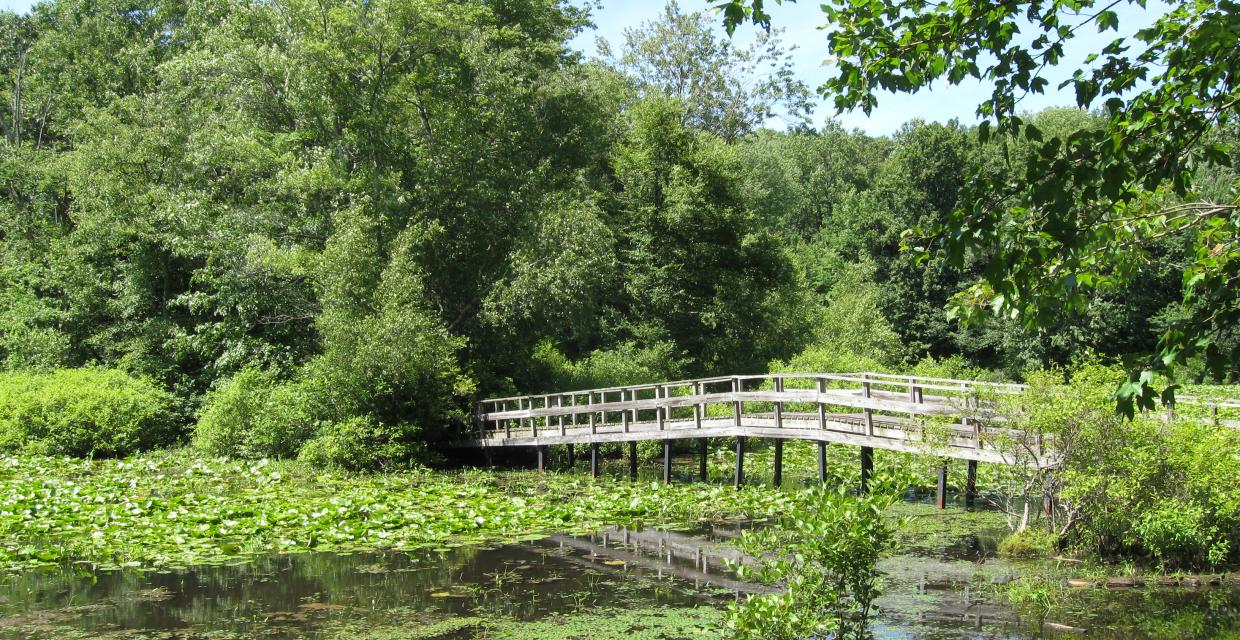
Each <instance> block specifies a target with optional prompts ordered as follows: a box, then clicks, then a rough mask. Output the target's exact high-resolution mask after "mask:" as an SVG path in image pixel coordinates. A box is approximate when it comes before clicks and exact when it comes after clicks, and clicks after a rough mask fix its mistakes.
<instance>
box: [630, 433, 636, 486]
mask: <svg viewBox="0 0 1240 640" xmlns="http://www.w3.org/2000/svg"><path fill="white" fill-rule="evenodd" d="M629 480H630V481H631V482H637V441H636V440H633V441H631V442H629Z"/></svg>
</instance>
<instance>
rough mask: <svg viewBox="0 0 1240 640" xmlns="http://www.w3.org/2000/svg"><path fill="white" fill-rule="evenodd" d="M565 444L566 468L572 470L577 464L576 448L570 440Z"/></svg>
mask: <svg viewBox="0 0 1240 640" xmlns="http://www.w3.org/2000/svg"><path fill="white" fill-rule="evenodd" d="M565 446H566V447H568V468H569V470H572V468H573V467H575V466H577V449H576V448H575V447H574V446H573V443H571V442H570V443H568V444H567V445H565Z"/></svg>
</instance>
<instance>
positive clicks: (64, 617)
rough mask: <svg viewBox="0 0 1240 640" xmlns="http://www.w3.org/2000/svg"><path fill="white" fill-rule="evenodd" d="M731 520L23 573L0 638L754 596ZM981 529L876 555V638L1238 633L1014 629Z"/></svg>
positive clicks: (1191, 608) (530, 614)
mask: <svg viewBox="0 0 1240 640" xmlns="http://www.w3.org/2000/svg"><path fill="white" fill-rule="evenodd" d="M744 526H746V525H743V524H733V525H726V526H717V527H712V528H709V529H706V530H697V531H666V530H649V529H648V530H642V529H628V528H613V529H608V530H605V531H600V532H598V533H595V534H593V535H588V536H564V535H557V536H550V537H548V538H546V539H543V540H538V541H533V542H527V543H521V544H511V545H505V546H501V547H496V548H484V547H471V548H459V549H450V550H442V551H440V552H418V553H414V554H406V553H395V552H393V553H357V554H325V553H316V554H301V555H289V556H273V557H266V558H261V559H257V560H254V561H250V562H246V563H243V564H238V565H236V566H224V567H197V568H192V569H189V570H185V571H177V572H171V573H145V574H144V573H138V572H133V571H112V572H95V571H88V570H85V569H78V570H59V571H38V572H29V573H26V574H23V575H20V576H16V577H13V578H10V579H9V580H8V581H7V582H5V583H4V584H3V587H2V588H0V638H74V637H79V638H87V637H90V638H94V637H113V638H120V637H125V638H133V637H142V638H212V639H215V638H231V637H264V638H294V637H322V638H329V637H331V638H335V637H374V638H397V637H401V638H408V637H419V638H445V639H446V638H460V639H466V638H472V637H484V636H483V635H475V633H474V632H472V631H471V630H470V628H469V627H467V626H466V627H447V628H446V629H447V630H446V631H445V632H444V633H443V634H440V635H426V634H427V633H431V631H429V629H431V628H432V627H430V626H428V625H431V624H432V623H434V622H436V621H439V622H442V621H452V620H465V619H475V618H477V617H480V618H481V619H483V620H499V619H502V620H507V621H537V620H543V619H547V618H548V617H555V616H564V615H586V616H588V615H590V614H591V612H598V611H601V610H613V611H614V610H616V609H634V610H636V609H659V610H679V609H685V610H689V608H693V607H710V608H712V609H713V610H718V609H720V608H722V607H724V606H725V605H726V603H727V602H729V601H731V600H733V599H734V598H737V597H742V596H743V594H748V593H758V592H762V591H764V590H766V587H763V586H761V585H757V584H753V583H749V582H745V581H741V580H738V579H736V577H735V576H734V575H732V574H730V573H729V572H728V571H727V569H726V564H727V563H728V562H742V561H744V558H742V557H741V556H740V555H739V554H738V552H737V551H736V550H735V548H734V547H733V546H731V545H730V544H729V540H731V539H732V538H734V537H735V536H737V535H739V533H740V531H741V530H742V529H743V528H744ZM997 539H998V534H997V533H991V532H985V531H983V532H981V533H978V532H974V533H971V534H967V535H962V536H958V537H956V538H953V539H950V540H947V541H946V542H942V543H939V544H937V545H935V544H929V543H928V544H927V546H926V547H925V548H915V550H914V552H912V553H910V554H908V555H905V556H901V557H898V558H890V559H887V560H885V561H884V562H883V563H882V565H881V569H882V570H883V572H884V573H885V574H887V577H888V583H889V587H888V591H887V594H886V595H884V597H883V598H882V599H881V600H880V601H879V603H878V604H879V615H878V617H877V624H876V628H875V632H876V634H877V635H878V636H879V637H887V638H966V637H968V638H973V637H978V638H980V637H987V638H989V637H995V638H999V637H1037V636H1040V635H1042V634H1044V633H1054V629H1056V628H1062V627H1055V626H1054V625H1055V624H1062V625H1063V627H1080V628H1087V629H1089V631H1090V636H1091V637H1114V638H1126V637H1151V638H1152V637H1169V636H1170V635H1174V636H1175V637H1176V638H1221V637H1234V635H1231V634H1234V633H1235V632H1236V631H1237V630H1240V623H1238V622H1237V611H1240V591H1237V590H1234V589H1233V590H1228V589H1213V590H1180V591H1167V590H1146V591H1138V590H1129V591H1127V592H1112V591H1106V590H1098V591H1096V592H1089V593H1084V592H1082V593H1080V594H1077V596H1075V597H1073V598H1072V599H1071V600H1070V601H1069V602H1066V603H1065V604H1064V606H1063V608H1062V610H1059V611H1056V616H1055V618H1054V621H1053V622H1052V626H1049V627H1048V626H1037V627H1035V626H1032V625H1029V624H1027V623H1024V622H1022V621H1020V620H1019V619H1018V618H1017V616H1016V615H1015V613H1014V612H1012V611H1011V610H1010V609H1008V608H1006V607H1004V606H1002V605H1001V604H999V599H998V598H997V597H996V595H995V588H994V585H995V584H998V583H1002V582H1004V581H1006V580H1010V579H1012V578H1013V577H1014V576H1015V575H1017V573H1019V570H1020V569H1019V568H1018V567H1014V566H1011V565H1008V564H1006V563H1003V562H1001V561H998V560H997V559H995V558H994V556H993V550H994V544H995V543H996V542H997ZM350 625H352V626H350ZM342 629H345V630H347V631H342ZM359 629H360V630H364V631H359ZM414 629H421V631H418V632H417V633H418V634H420V635H413V633H414V631H413V630H414ZM402 632H403V634H402ZM371 633H373V634H374V635H370V634H371ZM385 633H386V634H388V635H383V634H385ZM600 633H601V632H600ZM485 637H491V636H489V635H487V636H485ZM565 637H569V636H565ZM571 637H575V636H571ZM585 637H604V636H603V635H591V636H585ZM606 637H610V636H606ZM617 637H625V636H623V635H619V636H617Z"/></svg>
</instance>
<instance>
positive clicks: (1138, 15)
mask: <svg viewBox="0 0 1240 640" xmlns="http://www.w3.org/2000/svg"><path fill="white" fill-rule="evenodd" d="M602 1H603V6H602V8H601V9H595V10H594V12H593V14H594V23H595V24H596V25H597V29H595V30H590V31H586V32H585V33H582V34H580V35H578V36H577V38H576V39H575V40H574V41H573V43H572V44H573V45H574V46H575V47H576V48H578V49H580V50H581V51H584V52H585V53H586V54H587V55H592V54H593V53H594V52H595V41H596V39H597V38H598V37H600V36H601V37H603V38H606V39H607V41H608V42H609V43H611V44H612V45H613V48H614V47H615V46H616V45H619V44H621V43H623V42H624V30H625V29H630V28H634V27H638V26H640V25H641V24H642V23H643V22H646V21H649V20H653V19H655V18H657V17H658V16H659V14H660V13H661V12H662V10H663V6H664V4H665V3H666V0H602ZM575 4H577V5H578V6H584V2H581V1H580V0H578V1H576V2H575ZM712 4H717V0H716V1H715V2H710V1H708V0H681V2H680V8H681V10H683V11H690V10H699V9H706V10H710V7H711V5H712ZM766 5H767V6H766V9H767V11H768V13H770V14H771V26H772V27H773V28H775V29H783V30H784V33H783V36H782V40H783V42H784V44H785V46H788V45H795V46H796V47H797V49H796V51H795V52H794V54H793V55H794V62H795V65H796V71H797V74H798V76H800V78H801V79H802V80H803V81H804V82H805V83H806V84H807V85H808V86H809V87H810V88H811V89H817V88H818V87H819V86H821V85H822V84H823V83H824V82H825V81H826V80H827V78H829V77H830V76H831V73H832V70H831V68H830V67H828V66H825V65H824V64H823V61H824V59H825V58H826V57H827V42H826V37H825V34H824V33H823V32H822V31H821V30H820V29H819V26H820V25H822V24H823V23H824V22H825V20H824V15H823V13H822V9H821V8H820V7H819V5H820V2H819V1H818V0H802V1H801V2H799V3H796V4H792V3H789V2H784V3H783V4H775V3H773V2H767V3H766ZM1147 6H1148V8H1147V9H1142V8H1140V7H1138V6H1137V5H1135V4H1129V3H1121V4H1120V5H1119V6H1117V7H1115V11H1116V13H1118V14H1119V23H1120V32H1119V33H1118V34H1117V33H1116V32H1114V31H1107V32H1106V33H1102V34H1099V33H1097V30H1096V29H1093V28H1085V29H1081V30H1080V31H1079V32H1078V33H1077V37H1076V38H1075V39H1073V40H1072V41H1070V43H1069V45H1068V46H1067V47H1066V51H1065V56H1064V63H1063V64H1061V65H1060V66H1059V68H1057V69H1055V70H1054V71H1055V73H1052V74H1048V79H1049V80H1050V86H1049V87H1047V89H1046V93H1045V94H1042V95H1032V96H1028V97H1027V98H1026V99H1025V100H1024V101H1023V102H1022V103H1021V106H1020V108H1021V109H1022V110H1026V111H1030V112H1033V111H1038V110H1041V109H1044V108H1046V107H1052V106H1074V105H1075V104H1076V98H1075V95H1074V93H1073V92H1072V89H1071V88H1067V89H1065V90H1063V91H1059V90H1058V89H1057V88H1056V87H1057V86H1058V85H1059V82H1060V81H1062V80H1065V79H1067V78H1070V77H1071V76H1072V73H1073V72H1074V71H1075V70H1076V69H1077V68H1078V67H1079V66H1080V65H1082V64H1083V63H1084V60H1085V57H1086V56H1087V55H1089V54H1090V53H1091V52H1097V51H1099V50H1101V49H1102V47H1104V46H1106V45H1107V44H1109V43H1110V42H1111V41H1112V40H1114V39H1115V38H1117V37H1119V36H1124V37H1127V36H1130V35H1131V34H1133V33H1135V32H1136V31H1138V30H1139V29H1142V28H1144V27H1146V26H1149V25H1150V24H1152V23H1153V22H1154V20H1155V19H1157V17H1158V16H1160V15H1162V14H1163V13H1165V12H1166V11H1167V9H1168V6H1167V5H1166V4H1164V3H1162V2H1159V1H1158V0H1153V1H1151V2H1149V3H1148V5H1147ZM712 23H713V24H715V26H716V29H717V30H718V32H719V35H720V36H721V37H722V36H725V35H726V34H725V33H724V31H723V27H722V20H720V19H714V20H712ZM756 29H758V27H755V26H752V25H746V26H742V27H739V28H738V29H737V31H736V34H735V35H734V38H735V39H736V40H737V41H738V43H739V44H742V45H743V44H747V43H748V42H749V41H750V40H751V39H752V38H753V34H754V32H755V30H756ZM989 94H990V90H989V88H987V87H986V86H985V85H983V84H981V83H979V82H972V83H967V82H966V83H961V84H960V85H956V86H950V85H948V84H947V83H946V82H940V83H939V84H936V85H935V86H932V87H930V88H929V89H923V90H922V91H920V92H918V93H916V94H882V95H880V96H879V100H878V107H877V108H875V109H874V110H873V111H872V112H871V114H870V115H869V116H866V114H865V113H863V112H860V111H857V112H855V113H844V114H840V115H838V116H836V114H835V107H834V106H833V105H832V104H831V102H830V101H827V100H820V103H819V106H818V109H817V110H816V111H815V115H814V119H815V122H816V123H821V122H823V121H824V120H825V119H826V118H828V117H836V119H837V120H838V121H839V122H840V123H841V124H843V125H844V126H845V127H846V128H848V129H854V128H855V129H861V130H863V131H865V132H866V133H869V134H871V135H890V134H891V133H893V132H895V131H897V130H898V129H899V128H900V126H901V125H903V124H904V123H905V122H908V121H909V120H913V119H916V118H920V119H922V120H927V121H931V122H947V121H948V120H951V119H953V118H955V119H958V120H960V121H961V122H964V123H975V122H977V116H976V109H977V105H979V104H981V102H982V101H983V100H985V98H986V97H987V96H988V95H989Z"/></svg>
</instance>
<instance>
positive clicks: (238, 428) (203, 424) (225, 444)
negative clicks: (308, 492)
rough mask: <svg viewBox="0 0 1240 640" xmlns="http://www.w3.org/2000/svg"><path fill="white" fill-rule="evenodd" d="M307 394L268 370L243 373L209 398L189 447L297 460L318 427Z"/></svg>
mask: <svg viewBox="0 0 1240 640" xmlns="http://www.w3.org/2000/svg"><path fill="white" fill-rule="evenodd" d="M310 395H311V394H310V389H308V388H307V386H306V385H299V384H296V383H291V382H287V381H282V380H281V379H280V378H279V376H278V375H277V374H276V373H275V372H273V371H264V370H260V369H245V370H242V371H241V372H240V373H238V374H237V375H236V376H233V377H232V378H231V379H230V380H228V381H227V382H226V383H225V384H223V385H222V386H221V387H220V388H219V389H217V390H215V391H214V392H212V393H211V395H210V396H208V398H207V401H206V404H205V407H204V409H203V411H202V413H201V414H200V415H199V416H198V425H197V427H196V430H195V432H194V444H195V445H196V446H197V447H199V448H201V449H202V450H203V451H206V452H208V453H211V454H214V455H227V456H240V457H243V458H264V457H293V456H296V455H297V451H298V450H299V448H300V447H301V445H302V443H303V442H305V441H306V440H307V439H308V438H310V437H311V435H312V434H313V433H314V432H315V430H316V428H317V426H318V425H317V422H316V420H315V415H316V413H317V412H316V411H315V408H314V406H313V404H312V402H313V401H312V399H311V397H310Z"/></svg>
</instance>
